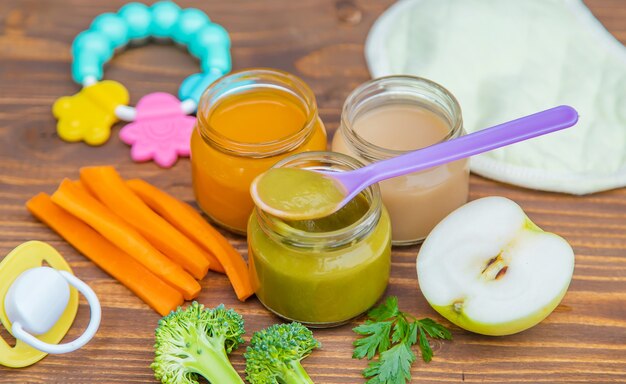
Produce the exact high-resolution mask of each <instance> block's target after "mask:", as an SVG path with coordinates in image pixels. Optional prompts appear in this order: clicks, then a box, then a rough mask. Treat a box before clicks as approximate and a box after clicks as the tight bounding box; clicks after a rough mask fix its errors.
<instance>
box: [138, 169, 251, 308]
mask: <svg viewBox="0 0 626 384" xmlns="http://www.w3.org/2000/svg"><path fill="white" fill-rule="evenodd" d="M126 184H127V185H128V186H129V187H130V188H131V189H132V190H133V191H134V192H135V193H136V194H137V195H138V196H139V197H141V199H142V200H143V201H144V202H145V203H146V204H148V206H150V208H152V209H154V210H155V211H156V212H157V213H158V214H159V215H161V216H163V217H164V218H165V219H166V220H167V221H169V222H170V223H171V224H172V225H173V226H175V227H176V228H178V229H179V230H180V231H181V232H182V233H184V234H186V235H187V236H188V237H189V238H191V239H193V240H194V241H196V242H197V243H198V244H200V245H201V246H202V247H203V248H204V249H205V250H206V251H209V252H211V253H212V254H213V255H214V256H215V257H216V258H217V259H218V260H219V261H220V263H221V264H222V266H223V267H224V270H225V271H226V275H227V276H228V279H229V280H230V283H231V285H232V286H233V288H234V290H235V293H236V294H237V298H239V300H241V301H245V300H246V299H247V298H248V297H250V296H252V295H253V294H254V290H253V289H252V284H251V283H250V273H249V271H248V267H247V265H246V262H245V260H244V259H243V257H242V256H241V254H239V252H237V250H236V249H235V248H233V246H232V245H231V244H230V243H229V242H228V240H226V238H225V237H224V236H222V234H221V233H219V232H218V231H217V230H216V229H215V228H213V227H212V226H211V225H210V224H209V223H207V222H206V220H204V219H203V218H202V216H200V214H199V213H198V212H197V211H196V210H194V209H193V207H191V206H190V205H189V204H186V203H184V202H182V201H180V200H178V199H176V198H175V197H173V196H171V195H169V194H167V193H166V192H164V191H162V190H160V189H158V188H157V187H155V186H153V185H151V184H149V183H147V182H145V181H143V180H139V179H134V180H128V181H127V182H126Z"/></svg>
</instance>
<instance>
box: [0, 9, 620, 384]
mask: <svg viewBox="0 0 626 384" xmlns="http://www.w3.org/2000/svg"><path fill="white" fill-rule="evenodd" d="M179 3H180V5H181V6H183V7H192V6H195V7H198V8H201V9H203V10H205V11H207V13H208V14H209V15H210V17H211V18H212V19H213V20H214V21H216V22H218V23H221V24H223V25H224V26H225V27H226V28H228V30H229V31H230V32H231V35H232V39H233V47H234V50H233V60H234V63H235V68H246V67H252V66H264V67H276V68H280V69H284V70H287V71H291V72H294V73H296V74H297V75H299V76H301V77H302V78H303V79H304V80H305V81H307V82H308V83H309V84H310V85H311V87H312V89H313V90H314V92H315V94H316V95H317V100H318V104H319V106H320V111H321V116H322V119H323V120H324V121H325V123H326V126H327V128H328V129H329V131H330V133H331V134H332V132H333V131H334V130H335V129H336V127H337V125H338V120H339V115H340V108H341V106H342V104H343V101H344V99H345V97H346V96H347V95H348V93H349V92H350V91H351V90H352V89H353V88H354V87H355V86H356V85H358V84H359V83H361V82H363V81H365V80H367V79H368V77H369V75H368V72H367V69H366V67H365V62H364V59H363V43H364V39H365V36H366V34H367V31H368V29H369V27H370V26H371V24H372V23H373V22H374V20H375V19H376V17H377V16H378V15H379V14H380V13H381V12H382V11H383V10H384V9H385V8H387V7H388V6H389V5H390V4H391V3H392V1H391V0H337V1H333V0H299V1H289V0H266V1H252V0H239V1H236V2H234V1H219V0H187V1H183V0H180V1H179ZM586 3H587V4H588V5H589V6H590V8H591V9H592V11H593V12H594V13H595V15H596V16H597V17H598V18H599V19H600V20H601V21H602V22H603V23H604V24H605V26H606V27H607V28H608V29H609V31H611V32H612V33H613V34H614V35H615V36H616V37H617V38H619V39H620V40H621V41H622V42H626V2H624V1H623V0H589V1H586ZM123 4H124V1H122V0H46V1H40V0H3V1H1V2H0V47H1V48H0V255H5V254H6V253H8V252H9V251H10V250H11V249H12V248H14V247H15V246H17V245H18V244H20V243H21V242H23V241H26V240H30V239H39V240H44V241H48V242H49V243H50V244H52V245H53V246H55V247H56V248H57V249H58V250H59V251H60V252H61V253H62V254H63V255H65V257H66V258H67V260H68V261H69V262H70V264H71V265H72V267H73V269H74V272H75V273H76V274H77V275H78V276H79V277H80V278H82V279H83V280H85V281H86V282H87V283H88V284H90V285H91V286H92V287H93V289H94V290H95V291H96V293H97V294H98V296H99V297H100V299H101V301H102V304H103V321H102V325H101V328H100V330H99V332H98V335H97V337H96V338H95V339H94V340H93V341H92V342H90V343H89V344H88V345H87V346H86V347H85V348H83V349H81V350H80V351H78V352H75V353H72V354H68V355H61V356H48V357H46V358H45V359H44V360H42V361H41V362H39V363H37V364H35V365H33V366H31V367H29V368H26V369H8V368H4V367H0V383H11V384H15V383H92V382H99V383H147V382H154V379H153V375H152V371H151V370H150V368H149V367H148V366H149V364H150V362H151V360H152V357H153V352H152V345H153V342H154V340H153V332H154V327H155V326H156V323H157V321H158V318H159V317H158V315H156V314H155V313H154V312H153V311H152V310H150V309H149V308H148V307H147V306H146V305H144V304H143V303H142V302H141V301H140V300H139V299H137V298H136V297H134V296H133V295H132V294H131V293H130V292H129V291H128V290H126V289H125V288H124V287H123V286H121V285H120V284H119V283H117V282H115V281H113V280H112V279H111V278H109V277H108V276H107V275H106V274H104V273H103V272H101V271H100V270H99V269H98V268H96V267H95V266H94V265H93V264H91V263H90V262H88V261H86V260H85V259H84V258H83V257H82V256H81V255H79V254H78V253H77V252H76V251H75V250H74V249H73V248H72V247H71V246H69V245H67V244H66V243H65V242H64V241H62V240H61V239H60V238H59V237H58V236H56V235H55V234H54V233H52V232H51V231H50V230H49V229H47V228H46V227H44V226H43V225H41V224H40V223H38V222H37V221H36V220H35V219H33V218H32V217H31V216H30V215H29V214H28V212H27V211H26V209H25V208H24V202H25V201H26V200H27V199H28V198H29V197H31V196H33V195H35V194H36V193H37V192H40V191H45V192H52V191H53V190H54V188H55V187H56V185H57V184H58V182H59V181H60V180H61V179H62V178H63V177H77V175H78V168H79V167H80V166H84V165H95V164H113V165H115V166H116V167H117V168H118V169H119V170H120V172H121V173H122V174H123V175H124V176H126V177H140V178H144V179H147V180H148V181H150V182H152V183H154V184H156V185H157V186H159V187H161V188H163V189H165V190H167V191H168V192H170V193H172V194H174V195H176V196H178V197H180V198H182V199H184V200H186V201H193V196H192V191H191V181H190V167H189V162H188V160H183V161H180V162H179V163H178V164H177V165H176V166H175V167H174V168H173V169H171V170H167V171H164V170H161V169H159V168H158V167H157V166H155V165H154V164H151V163H150V164H134V163H132V162H131V161H130V159H129V152H128V147H127V146H126V145H124V144H123V143H121V142H120V141H119V139H117V137H115V133H116V132H117V130H118V129H119V126H118V127H116V129H115V131H114V136H113V138H112V139H111V140H110V141H109V142H108V143H106V144H105V145H103V146H102V147H98V148H91V147H88V146H86V145H84V144H67V143H64V142H62V141H61V140H59V139H58V138H57V137H56V134H55V131H54V126H55V121H54V119H53V117H52V115H51V113H50V108H51V105H52V103H53V102H54V100H55V99H56V98H57V97H60V96H62V95H69V94H72V93H74V92H75V91H76V90H77V86H76V85H75V84H74V83H73V82H72V81H71V79H70V55H69V47H70V44H71V42H72V39H73V38H74V36H75V35H76V34H77V33H78V32H80V31H81V30H82V29H84V28H86V27H87V26H88V25H89V23H90V22H91V20H92V19H93V18H94V17H95V16H96V15H98V14H100V13H102V12H107V11H115V10H116V9H118V8H119V7H120V6H121V5H123ZM197 71H198V65H197V62H196V61H195V60H194V59H192V58H191V57H190V56H188V55H187V54H186V53H185V52H184V51H183V50H181V49H177V48H174V47H172V46H165V45H150V46H146V47H142V48H133V49H129V50H127V51H125V52H123V53H121V54H119V55H117V56H116V57H115V60H114V61H113V63H111V64H110V65H108V66H107V68H106V78H109V79H117V80H120V81H121V82H123V84H124V85H126V86H127V87H128V89H129V90H130V93H131V101H132V103H136V102H137V100H138V99H139V98H140V97H141V96H142V95H145V94H147V93H149V92H153V91H165V92H170V93H176V92H177V88H178V84H179V83H180V81H181V80H182V79H183V78H185V77H186V76H187V75H189V74H191V73H194V72H197ZM488 195H501V196H506V197H509V198H512V199H514V200H516V201H517V202H519V203H520V204H521V205H522V207H523V208H524V209H525V210H526V211H527V212H528V214H529V215H530V217H531V218H532V219H533V220H534V221H535V222H536V223H537V224H538V225H540V226H542V227H544V228H545V229H547V230H549V231H553V232H556V233H559V234H561V235H563V236H564V237H565V238H566V239H568V240H569V241H570V242H571V243H572V245H573V246H574V249H575V252H576V254H577V265H576V269H575V276H574V280H573V282H572V285H571V287H570V290H569V292H568V294H567V295H566V297H565V299H564V300H563V302H562V304H561V305H560V306H559V307H558V308H557V310H556V311H555V312H554V313H553V314H552V315H551V316H550V317H549V318H548V319H546V321H544V322H543V323H542V324H541V325H540V326H537V327H535V328H533V329H531V330H529V331H526V332H523V333H521V334H518V335H513V336H509V337H502V338H493V337H485V336H479V335H473V334H470V333H467V332H465V331H462V330H460V329H458V328H455V327H453V328H452V329H453V333H454V338H455V339H454V341H453V342H445V343H441V342H434V343H433V349H434V350H435V358H434V360H433V361H432V362H431V363H430V364H424V363H420V362H418V363H417V364H415V367H414V369H413V377H414V382H423V383H450V382H463V381H465V382H489V383H495V382H510V383H513V382H519V383H544V382H545V383H556V382H560V383H566V382H567V383H576V382H598V383H608V382H626V293H625V292H626V189H619V190H614V191H609V192H604V193H599V194H595V195H592V196H586V197H574V196H566V195H562V194H553V193H545V192H536V191H529V190H525V189H521V188H517V187H513V186H508V185H504V184H501V183H498V182H494V181H491V180H487V179H484V178H481V177H478V176H472V177H471V189H470V196H471V198H472V199H476V198H479V197H482V196H488ZM229 238H230V240H231V241H232V242H233V243H234V244H235V245H236V246H237V247H238V248H239V249H240V250H242V251H244V252H245V249H246V246H245V239H243V238H242V237H237V236H232V235H229ZM417 249H418V248H417V247H409V248H397V249H394V252H393V266H392V280H391V284H390V286H389V289H388V294H392V295H397V296H399V298H400V304H401V306H402V308H404V309H405V310H407V311H410V312H411V313H413V314H415V315H416V316H430V317H434V318H437V319H440V317H439V316H438V315H437V314H436V313H435V312H434V311H433V310H432V309H431V308H430V307H429V306H428V304H427V303H426V302H425V300H424V298H423V297H422V295H421V294H420V293H419V291H418V288H417V281H416V278H415V266H414V261H415V257H416V254H417ZM202 285H203V287H204V289H203V291H202V294H201V296H200V298H199V301H200V302H202V303H205V304H206V305H208V306H214V305H217V304H219V303H224V304H226V305H227V306H230V307H233V308H235V309H236V310H237V311H239V312H240V313H242V314H243V316H244V317H245V319H246V327H247V329H248V338H249V335H250V334H251V333H252V332H254V331H256V330H259V329H261V328H264V327H266V326H268V325H269V324H272V323H274V322H277V321H278V319H277V318H275V317H273V316H272V315H270V314H269V313H268V312H267V311H266V310H265V309H264V308H263V307H262V306H261V305H260V304H259V302H258V301H257V300H256V299H252V300H249V301H248V302H247V303H240V302H238V301H237V300H236V298H235V296H234V294H233V293H232V290H231V289H230V287H229V285H228V282H227V281H226V279H225V277H223V276H221V275H216V274H213V273H210V274H209V276H208V277H207V278H206V279H205V280H204V281H203V282H202ZM88 316H89V313H88V308H87V307H86V303H85V302H84V301H81V306H80V308H79V314H78V318H77V320H76V323H75V325H74V326H73V327H72V329H71V331H70V333H69V335H68V336H67V338H66V339H73V338H75V337H77V336H78V335H79V333H81V332H82V330H83V329H84V328H85V326H86V324H87V321H88ZM355 324H356V322H353V323H352V324H349V325H346V326H343V327H340V328H336V329H329V330H319V331H315V334H316V336H317V337H318V338H319V339H320V340H321V342H322V343H323V346H324V347H323V349H322V350H320V351H316V352H315V353H314V354H313V355H312V356H311V357H309V358H308V359H307V360H306V362H305V365H306V367H307V369H308V370H309V372H310V373H311V376H312V378H313V380H314V381H315V382H317V383H361V382H363V379H362V378H361V376H360V371H361V369H363V368H364V367H365V365H366V363H365V362H363V361H357V360H353V359H351V343H352V341H353V339H354V336H353V333H352V332H351V328H352V327H353V326H354V325H355ZM3 335H6V332H4V333H3ZM242 353H243V350H242V349H240V350H239V351H237V352H236V353H235V354H234V355H233V358H232V361H233V363H234V365H235V367H236V368H237V369H238V370H239V371H240V372H243V364H244V362H243V358H242Z"/></svg>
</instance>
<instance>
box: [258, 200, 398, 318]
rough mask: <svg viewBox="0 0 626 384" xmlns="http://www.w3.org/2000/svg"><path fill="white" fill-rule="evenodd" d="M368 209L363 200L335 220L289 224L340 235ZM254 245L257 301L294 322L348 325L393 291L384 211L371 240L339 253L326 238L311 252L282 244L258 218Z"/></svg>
mask: <svg viewBox="0 0 626 384" xmlns="http://www.w3.org/2000/svg"><path fill="white" fill-rule="evenodd" d="M368 209H369V202H368V201H367V200H366V199H365V198H364V197H363V196H362V195H359V196H357V197H356V198H355V199H353V200H352V201H350V202H349V203H348V204H347V205H346V206H344V207H343V208H341V209H340V210H339V211H337V212H335V213H333V214H332V215H330V216H327V217H324V218H321V219H317V220H304V221H290V222H287V221H285V222H283V224H285V225H287V226H289V227H290V228H292V230H293V229H298V230H302V231H306V232H309V233H326V232H331V231H339V230H341V229H343V228H345V227H347V226H349V225H350V224H353V223H355V222H357V221H358V220H359V219H360V218H361V217H363V215H364V214H365V213H366V212H367V211H368ZM329 236H332V234H329ZM248 244H249V255H250V257H249V260H250V264H251V268H252V271H253V279H255V283H256V285H257V287H256V288H257V289H256V295H257V297H258V298H259V300H261V302H262V303H263V304H264V305H265V306H266V307H267V308H269V309H270V310H271V311H273V312H275V313H276V314H278V315H280V316H282V317H284V318H287V319H290V320H297V321H300V322H303V323H306V324H308V325H316V324H317V325H333V324H340V323H343V322H345V321H348V320H350V319H352V318H354V317H356V316H358V315H360V314H361V313H363V312H365V311H366V310H367V309H369V308H370V307H371V306H372V305H374V304H375V303H376V301H377V300H378V299H379V298H380V296H381V295H382V294H383V292H384V291H385V288H386V287H387V282H388V279H389V270H390V264H391V226H390V221H389V216H388V214H387V211H386V210H385V209H384V208H383V209H382V212H381V216H380V219H379V221H378V223H377V224H376V226H375V227H374V228H373V229H372V230H371V231H370V232H369V233H368V234H367V235H365V237H363V238H362V239H360V240H355V241H353V242H351V243H349V244H346V245H344V246H342V247H337V248H330V247H329V246H328V244H327V238H326V237H324V236H321V239H320V240H319V244H318V242H317V241H316V242H315V244H314V245H312V246H306V247H301V246H294V245H288V244H284V243H283V242H279V241H277V240H276V239H274V238H271V237H270V236H268V234H267V233H266V232H264V231H263V229H262V228H261V227H260V226H259V223H258V216H257V213H256V212H254V213H253V214H252V216H251V218H250V222H249V225H248Z"/></svg>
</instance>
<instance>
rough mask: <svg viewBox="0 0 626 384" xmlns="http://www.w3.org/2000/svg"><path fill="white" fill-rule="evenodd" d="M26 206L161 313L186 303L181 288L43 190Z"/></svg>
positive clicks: (164, 313)
mask: <svg viewBox="0 0 626 384" xmlns="http://www.w3.org/2000/svg"><path fill="white" fill-rule="evenodd" d="M26 207H27V208H28V210H29V211H30V212H31V213H32V214H33V215H34V216H35V217H37V218H38V219H39V220H41V221H42V222H43V223H45V224H46V225H48V227H50V228H52V230H54V231H55V232H56V233H58V234H59V235H60V236H61V237H62V238H64V239H65V240H66V241H67V242H68V243H70V244H71V245H72V246H74V248H76V249H77V250H78V251H79V252H80V253H82V254H83V255H85V257H87V258H88V259H89V260H91V261H92V262H94V263H95V264H96V265H97V266H98V267H100V268H101V269H102V270H104V271H105V272H106V273H108V274H109V275H111V276H112V277H113V278H115V279H116V280H118V281H119V282H120V283H122V284H123V285H124V286H126V288H128V289H130V290H131V291H132V292H133V293H134V294H135V295H137V296H138V297H139V298H140V299H141V300H143V301H144V302H145V303H146V304H148V305H149V306H150V307H151V308H152V309H154V310H155V311H157V312H158V313H159V314H160V315H161V316H165V315H167V314H168V313H169V312H170V311H172V310H174V309H176V307H178V306H179V305H181V304H182V303H183V296H182V294H181V293H180V292H179V291H177V290H176V289H174V288H172V287H170V286H169V285H167V284H166V283H165V282H164V281H163V280H161V279H160V278H158V277H157V276H156V275H155V274H153V273H152V272H150V271H149V270H148V269H147V268H146V267H144V266H143V265H141V264H139V263H138V262H137V261H135V260H134V259H133V258H132V257H130V256H129V255H128V254H127V253H125V252H123V251H122V250H120V249H119V248H117V247H116V246H114V245H113V244H112V243H111V242H110V241H108V240H107V239H105V238H104V237H103V236H102V235H100V234H99V233H98V232H96V231H94V230H93V229H92V228H91V227H90V226H88V225H87V224H85V223H84V222H82V221H80V220H79V219H77V218H75V217H74V216H72V215H71V214H69V213H68V212H67V211H65V210H64V209H62V208H60V207H59V206H58V205H56V204H54V203H53V202H52V200H51V199H50V196H48V195H47V194H45V193H40V194H38V195H37V196H35V197H33V198H32V199H30V200H28V202H27V203H26Z"/></svg>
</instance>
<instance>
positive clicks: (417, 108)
mask: <svg viewBox="0 0 626 384" xmlns="http://www.w3.org/2000/svg"><path fill="white" fill-rule="evenodd" d="M464 134H465V131H464V130H463V120H462V118H461V108H460V107H459V104H458V102H457V101H456V99H455V98H454V96H452V94H450V92H448V91H447V90H446V89H445V88H443V87H442V86H440V85H439V84H436V83H434V82H432V81H430V80H427V79H423V78H419V77H413V76H389V77H383V78H379V79H375V80H372V81H370V82H367V83H365V84H363V85H361V86H359V87H358V88H357V89H355V90H354V91H353V92H352V93H351V94H350V96H349V97H348V98H347V99H346V102H345V104H344V106H343V111H342V113H341V125H340V126H339V129H338V131H337V133H336V134H335V137H334V138H333V142H332V150H333V151H336V152H341V153H345V154H349V155H351V156H354V157H356V158H357V159H360V160H361V161H363V162H365V163H370V162H375V161H379V160H383V159H388V158H391V157H395V156H398V155H401V154H403V153H406V152H409V151H414V150H417V149H419V148H424V147H427V146H430V145H433V144H436V143H439V142H442V141H446V140H450V139H454V138H456V137H459V136H461V135H464ZM468 188H469V166H468V160H467V159H463V160H458V161H455V162H452V163H448V164H445V165H441V166H438V167H433V168H430V169H427V170H425V171H421V172H416V173H412V174H409V175H406V176H401V177H396V178H393V179H389V180H385V181H383V182H381V183H380V189H381V193H382V198H383V202H384V204H385V207H387V209H388V210H389V216H390V217H391V227H392V238H393V244H394V245H409V244H415V243H419V242H421V241H423V240H424V238H425V237H426V236H427V235H428V233H429V232H430V231H431V230H432V229H433V227H434V226H435V225H436V224H437V223H438V222H439V221H441V220H442V219H443V218H444V217H445V216H446V215H447V214H448V213H450V212H452V211H453V210H454V209H456V208H458V207H460V206H461V205H463V204H465V203H466V202H467V197H468Z"/></svg>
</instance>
